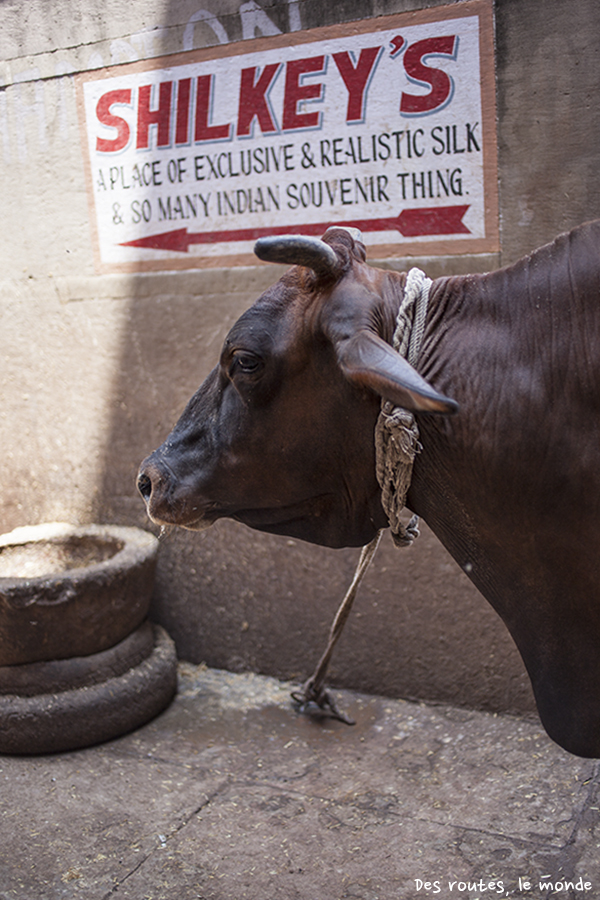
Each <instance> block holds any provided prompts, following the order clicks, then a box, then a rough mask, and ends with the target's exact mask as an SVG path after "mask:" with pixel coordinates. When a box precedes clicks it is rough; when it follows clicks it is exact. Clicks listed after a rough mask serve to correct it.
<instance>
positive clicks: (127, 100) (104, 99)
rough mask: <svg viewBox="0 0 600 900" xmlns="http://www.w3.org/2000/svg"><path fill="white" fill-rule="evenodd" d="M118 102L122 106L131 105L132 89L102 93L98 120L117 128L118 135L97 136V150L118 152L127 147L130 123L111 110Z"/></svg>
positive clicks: (97, 112)
mask: <svg viewBox="0 0 600 900" xmlns="http://www.w3.org/2000/svg"><path fill="white" fill-rule="evenodd" d="M116 103H120V104H121V105H122V106H128V105H130V104H131V91H130V90H128V89H122V90H118V91H108V93H107V94H102V96H101V97H100V99H99V100H98V103H97V105H96V116H97V118H98V121H99V122H101V123H102V125H107V126H108V127H109V128H116V129H117V136H116V137H115V138H113V139H112V140H108V139H107V138H100V137H99V138H96V150H99V151H100V153H116V152H117V151H118V150H122V149H123V147H126V146H127V143H128V141H129V134H130V129H129V125H128V124H127V122H126V121H125V119H123V118H121V116H115V115H114V113H112V112H111V107H112V106H113V105H114V104H116Z"/></svg>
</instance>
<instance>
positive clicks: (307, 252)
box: [254, 234, 341, 276]
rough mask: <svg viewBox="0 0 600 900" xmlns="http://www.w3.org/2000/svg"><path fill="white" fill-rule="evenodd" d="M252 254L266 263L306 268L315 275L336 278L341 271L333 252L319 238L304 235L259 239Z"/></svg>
mask: <svg viewBox="0 0 600 900" xmlns="http://www.w3.org/2000/svg"><path fill="white" fill-rule="evenodd" d="M254 252H255V253H256V255H257V256H258V258H259V259H262V260H265V261H266V262H277V263H287V264H288V265H290V266H308V268H309V269H313V270H314V271H315V272H316V273H317V275H329V276H336V275H338V274H339V273H340V271H341V265H340V261H339V259H338V257H337V254H336V252H335V250H334V249H333V248H332V247H330V246H329V244H326V243H325V242H324V241H321V240H320V239H319V238H313V237H307V236H306V235H304V234H286V235H282V236H281V237H264V238H259V239H258V240H257V242H256V244H255V245H254Z"/></svg>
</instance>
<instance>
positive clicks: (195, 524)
mask: <svg viewBox="0 0 600 900" xmlns="http://www.w3.org/2000/svg"><path fill="white" fill-rule="evenodd" d="M137 488H138V491H139V492H140V494H141V495H142V497H143V499H144V503H145V504H146V509H147V512H148V516H149V517H150V519H151V520H152V521H153V522H154V523H155V524H157V525H181V526H182V527H183V528H191V529H193V530H194V531H200V530H202V529H204V528H208V527H209V525H212V523H213V522H214V520H215V518H216V516H215V515H213V514H211V513H212V510H211V507H210V505H207V504H206V503H196V502H194V501H193V499H192V496H191V495H190V494H189V492H188V491H186V490H185V484H184V483H182V482H181V480H180V479H179V478H177V477H176V475H175V473H174V472H173V471H172V469H171V467H170V466H169V465H168V464H166V462H165V461H164V460H163V459H156V456H155V454H152V455H151V456H149V457H148V458H147V459H145V460H144V462H143V463H142V465H141V467H140V471H139V473H138V478H137Z"/></svg>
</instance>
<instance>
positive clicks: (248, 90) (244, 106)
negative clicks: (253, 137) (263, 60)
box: [237, 63, 281, 137]
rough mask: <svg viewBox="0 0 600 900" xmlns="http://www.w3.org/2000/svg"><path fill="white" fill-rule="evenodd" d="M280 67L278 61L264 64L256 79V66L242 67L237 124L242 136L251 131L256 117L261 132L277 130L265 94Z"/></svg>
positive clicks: (266, 132)
mask: <svg viewBox="0 0 600 900" xmlns="http://www.w3.org/2000/svg"><path fill="white" fill-rule="evenodd" d="M280 68H281V64H280V63H271V64H270V65H268V66H265V67H264V69H263V71H262V73H261V75H260V77H259V78H258V80H257V79H256V72H257V67H256V66H253V67H252V68H250V69H242V79H241V83H240V103H239V108H238V124H237V133H238V135H239V136H242V137H243V136H245V135H249V134H250V133H251V131H252V124H253V122H254V119H255V118H256V119H258V124H259V125H260V130H261V131H262V133H263V134H270V133H271V134H272V133H273V132H274V131H277V125H276V124H275V122H274V121H273V116H272V114H271V108H270V106H269V101H268V98H267V94H268V92H269V90H270V88H271V85H272V84H273V82H274V81H275V78H276V77H277V74H278V72H279V70H280Z"/></svg>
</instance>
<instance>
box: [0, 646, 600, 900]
mask: <svg viewBox="0 0 600 900" xmlns="http://www.w3.org/2000/svg"><path fill="white" fill-rule="evenodd" d="M289 692H290V685H286V684H281V683H280V682H277V681H274V680H273V679H269V678H264V677H261V676H257V675H232V674H230V673H227V672H219V671H214V670H209V669H206V668H203V667H197V666H191V665H188V664H181V666H180V690H179V694H178V696H177V698H176V699H175V701H174V702H173V704H172V705H171V706H170V708H169V709H168V710H167V711H166V712H165V713H163V714H162V715H161V716H159V717H158V718H157V719H155V720H154V721H153V722H151V723H149V724H148V725H147V726H145V727H143V728H141V729H140V730H139V731H137V732H135V733H133V734H130V735H127V736H125V737H123V738H120V739H118V740H115V741H112V742H110V743H107V744H104V745H101V746H97V747H92V748H90V749H86V750H80V751H77V752H71V753H61V754H56V755H52V756H40V757H9V756H3V757H0V785H1V789H0V898H1V900H9V898H10V900H58V898H76V897H81V898H85V900H108V898H114V900H342V898H353V900H359V898H360V900H414V898H421V897H439V898H440V900H442V898H443V900H451V898H455V897H456V898H460V900H467V898H468V900H483V898H485V900H489V898H492V897H498V896H511V897H524V898H538V897H549V896H560V897H570V898H573V897H576V898H579V897H590V898H599V897H600V828H599V827H598V823H599V822H600V796H599V793H600V788H599V785H600V764H599V763H598V762H596V761H594V760H583V759H577V758H575V757H572V756H569V755H568V754H567V753H565V752H563V751H562V750H561V749H560V748H558V747H557V746H555V745H554V744H553V743H552V742H551V741H550V740H549V739H548V738H547V737H546V735H545V734H544V732H543V731H542V729H541V727H540V726H539V724H537V723H535V722H530V721H523V720H520V719H515V718H509V717H502V716H494V715H489V714H485V713H480V712H470V711H466V710H463V709H454V708H450V707H441V706H438V707H432V706H425V705H419V704H414V703H407V702H404V701H393V700H389V699H386V698H381V697H370V696H364V695H353V694H350V693H348V692H341V693H340V694H339V697H340V699H341V705H342V706H343V707H344V708H345V709H346V710H348V711H349V712H350V713H351V715H353V717H354V718H355V719H356V725H354V726H353V727H348V726H347V725H344V724H342V723H340V722H337V721H333V720H330V719H313V718H310V717H308V716H301V715H299V714H298V713H297V712H295V711H294V709H293V708H292V707H291V705H290V700H289ZM540 882H541V883H542V885H543V886H542V887H540ZM550 884H551V885H552V887H549V885H550Z"/></svg>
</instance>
